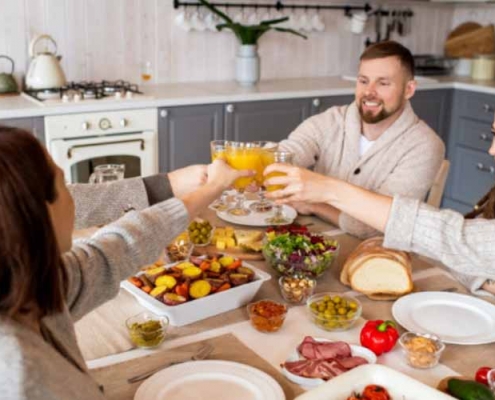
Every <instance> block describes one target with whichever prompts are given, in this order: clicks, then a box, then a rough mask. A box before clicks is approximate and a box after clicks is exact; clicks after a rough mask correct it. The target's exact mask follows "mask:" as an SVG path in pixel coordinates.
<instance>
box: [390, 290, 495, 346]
mask: <svg viewBox="0 0 495 400" xmlns="http://www.w3.org/2000/svg"><path fill="white" fill-rule="evenodd" d="M392 315H393V316H394V318H395V320H396V321H397V322H398V323H399V324H401V325H402V326H403V327H404V328H406V329H407V330H409V331H412V332H420V333H432V334H434V335H436V336H438V337H439V338H440V339H442V340H443V341H444V342H445V343H453V344H484V343H492V342H495V306H494V305H493V304H491V303H488V302H487V301H484V300H480V299H478V298H476V297H473V296H469V295H465V294H459V293H448V292H422V293H413V294H410V295H407V296H404V297H401V298H400V299H399V300H397V301H396V302H395V303H394V305H393V306H392Z"/></svg>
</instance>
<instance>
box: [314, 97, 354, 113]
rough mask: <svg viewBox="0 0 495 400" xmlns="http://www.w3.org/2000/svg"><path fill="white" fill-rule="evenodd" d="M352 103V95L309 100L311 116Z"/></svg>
mask: <svg viewBox="0 0 495 400" xmlns="http://www.w3.org/2000/svg"><path fill="white" fill-rule="evenodd" d="M353 101H354V95H351V94H349V95H347V94H346V95H341V96H325V97H315V98H313V99H311V115H316V114H320V113H322V112H323V111H326V110H327V109H329V108H330V107H333V106H345V105H348V104H351V103H352V102H353Z"/></svg>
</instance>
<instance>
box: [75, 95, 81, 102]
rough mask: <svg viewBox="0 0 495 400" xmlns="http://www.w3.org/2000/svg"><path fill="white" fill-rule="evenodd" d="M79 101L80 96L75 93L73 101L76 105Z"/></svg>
mask: <svg viewBox="0 0 495 400" xmlns="http://www.w3.org/2000/svg"><path fill="white" fill-rule="evenodd" d="M81 100H82V97H81V95H80V94H79V93H76V94H75V95H74V101H75V102H76V103H77V102H79V101H81Z"/></svg>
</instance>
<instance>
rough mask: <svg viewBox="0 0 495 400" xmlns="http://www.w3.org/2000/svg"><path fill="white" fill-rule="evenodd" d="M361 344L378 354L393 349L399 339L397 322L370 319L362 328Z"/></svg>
mask: <svg viewBox="0 0 495 400" xmlns="http://www.w3.org/2000/svg"><path fill="white" fill-rule="evenodd" d="M360 339H361V345H362V346H364V347H366V348H368V349H370V350H371V351H372V352H373V353H375V354H376V355H377V356H379V355H380V354H383V353H386V352H388V351H390V350H392V349H393V348H394V346H395V343H397V340H398V339H399V332H398V331H397V329H396V325H395V322H393V321H383V320H381V319H379V320H376V321H368V322H367V323H366V324H365V325H364V326H363V329H362V330H361V335H360Z"/></svg>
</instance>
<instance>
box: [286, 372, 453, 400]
mask: <svg viewBox="0 0 495 400" xmlns="http://www.w3.org/2000/svg"><path fill="white" fill-rule="evenodd" d="M373 384H374V385H380V386H383V387H384V388H385V389H387V391H388V392H389V394H390V396H391V397H392V399H400V400H402V399H406V400H425V399H428V400H453V399H454V397H451V396H449V395H448V394H445V393H443V392H440V391H438V390H436V389H433V388H432V387H430V386H428V385H425V384H424V383H422V382H420V381H417V380H416V379H413V378H411V377H409V376H407V375H404V374H403V373H401V372H398V371H395V370H393V369H391V368H388V367H385V366H384V365H379V364H369V365H360V366H359V367H356V368H354V369H351V370H350V371H349V372H346V373H345V374H342V375H339V376H337V377H335V378H333V379H332V380H329V381H328V382H325V383H324V384H323V385H320V386H318V387H317V388H315V389H313V390H310V391H308V392H306V393H303V394H301V395H300V396H298V397H296V399H295V400H346V399H347V398H348V397H349V396H350V395H351V394H352V393H353V392H359V393H361V392H362V391H363V389H364V388H365V387H366V386H367V385H373Z"/></svg>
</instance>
